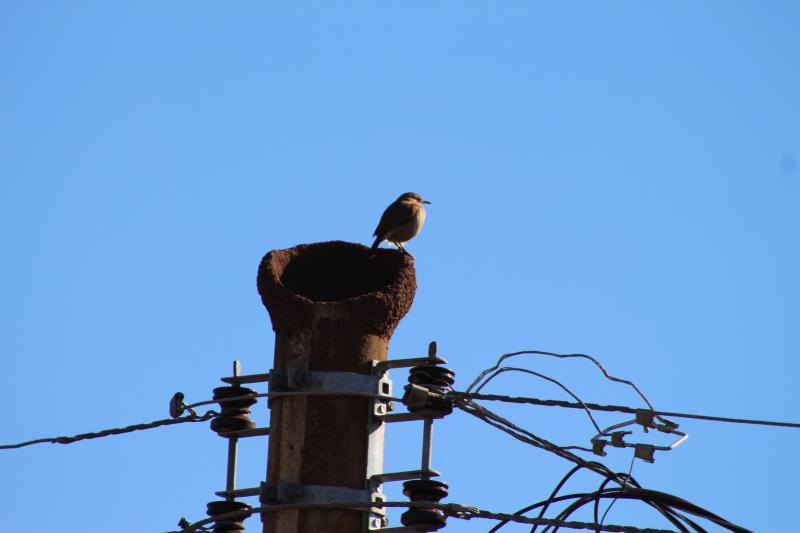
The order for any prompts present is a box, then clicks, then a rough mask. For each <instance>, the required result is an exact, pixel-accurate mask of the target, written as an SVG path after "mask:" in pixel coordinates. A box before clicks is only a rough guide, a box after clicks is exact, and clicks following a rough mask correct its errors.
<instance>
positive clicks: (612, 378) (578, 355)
mask: <svg viewBox="0 0 800 533" xmlns="http://www.w3.org/2000/svg"><path fill="white" fill-rule="evenodd" d="M518 355H545V356H548V357H556V358H558V359H572V358H579V359H586V360H587V361H591V362H592V363H593V364H594V365H595V366H596V367H597V368H598V369H599V370H600V372H602V373H603V375H604V376H605V377H606V379H608V380H610V381H614V382H616V383H623V384H625V385H628V386H629V387H631V388H633V390H635V391H636V393H637V394H638V395H639V397H640V398H641V399H642V400H643V401H644V403H646V404H647V406H648V407H649V408H650V410H651V411H655V408H654V407H653V404H651V403H650V400H648V399H647V397H646V396H645V395H644V393H643V392H642V391H641V390H639V387H637V386H636V384H635V383H634V382H632V381H629V380H627V379H622V378H618V377H616V376H612V375H611V374H609V373H608V371H606V369H605V367H604V366H603V365H602V364H601V363H600V361H598V360H597V359H595V358H594V357H592V356H591V355H587V354H583V353H570V354H560V353H555V352H545V351H541V350H520V351H518V352H511V353H507V354H503V355H501V356H500V358H499V359H498V360H497V362H496V363H495V365H494V366H493V367H491V368H487V369H486V370H484V371H483V372H481V373H480V374H479V375H478V377H477V378H475V381H473V382H472V384H471V385H470V386H469V387H467V390H466V392H472V389H473V388H474V387H475V386H476V385H477V384H478V382H480V381H481V380H482V379H483V378H484V377H485V376H486V375H487V374H489V373H490V372H493V371H495V370H497V369H498V368H499V367H500V364H501V363H502V362H503V361H505V360H506V359H508V358H510V357H516V356H518ZM663 422H665V423H668V421H666V420H664V421H663Z"/></svg>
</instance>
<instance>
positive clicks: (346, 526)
mask: <svg viewBox="0 0 800 533" xmlns="http://www.w3.org/2000/svg"><path fill="white" fill-rule="evenodd" d="M258 291H259V294H260V295H261V299H262V302H263V303H264V306H265V307H266V308H267V311H268V312H269V316H270V318H271V321H272V327H273V329H274V330H275V358H274V364H273V370H272V371H271V373H270V392H271V393H276V394H274V396H273V397H271V398H270V401H269V403H270V409H271V419H270V431H269V435H270V438H269V452H268V460H267V483H266V485H265V487H266V489H267V490H266V491H265V492H266V493H267V496H266V497H265V496H264V493H262V504H269V503H270V500H273V501H275V502H286V501H295V502H298V503H302V502H314V501H320V500H321V499H325V500H327V501H331V500H337V499H339V500H341V501H353V498H362V497H364V495H368V494H369V492H370V491H372V490H373V487H371V484H370V478H371V476H373V475H375V474H380V473H382V468H383V422H382V421H381V420H380V419H379V418H378V417H375V416H373V413H372V410H374V409H375V408H376V401H375V399H374V398H370V397H368V396H369V395H370V394H373V396H374V395H375V394H377V393H378V392H381V393H383V394H386V395H387V396H388V392H389V391H388V390H386V389H388V382H387V381H380V377H379V376H378V375H376V373H375V368H376V366H375V362H380V361H385V360H386V359H387V354H388V346H389V339H390V338H391V336H392V333H393V332H394V330H395V328H396V327H397V325H398V323H399V322H400V320H401V319H402V318H403V316H405V314H406V313H407V312H408V310H409V308H410V307H411V304H412V302H413V299H414V293H415V291H416V275H415V271H414V261H413V258H412V257H411V256H410V255H408V254H405V253H402V252H398V251H394V250H378V251H377V252H376V253H375V254H373V253H372V252H371V251H370V249H369V248H367V247H365V246H362V245H358V244H353V243H346V242H341V241H333V242H324V243H316V244H307V245H299V246H295V247H294V248H289V249H286V250H273V251H271V252H269V253H268V254H267V255H266V256H265V257H264V259H263V260H262V262H261V265H260V267H259V270H258ZM337 389H338V390H341V391H344V393H343V394H335V393H332V392H331V391H332V390H337ZM281 391H284V394H285V395H282V394H281ZM291 391H301V392H295V393H292V392H291ZM309 391H312V392H309ZM314 391H316V392H314ZM359 391H361V393H362V396H361V397H359V396H358V394H359ZM370 391H372V393H370ZM265 499H266V500H267V501H264V500H265ZM366 501H370V500H369V499H367V500H366ZM262 521H263V523H264V529H263V531H264V533H307V532H312V531H313V532H315V533H361V532H362V531H364V529H365V523H366V522H365V512H364V511H354V510H343V509H303V510H282V511H279V512H267V513H263V514H262Z"/></svg>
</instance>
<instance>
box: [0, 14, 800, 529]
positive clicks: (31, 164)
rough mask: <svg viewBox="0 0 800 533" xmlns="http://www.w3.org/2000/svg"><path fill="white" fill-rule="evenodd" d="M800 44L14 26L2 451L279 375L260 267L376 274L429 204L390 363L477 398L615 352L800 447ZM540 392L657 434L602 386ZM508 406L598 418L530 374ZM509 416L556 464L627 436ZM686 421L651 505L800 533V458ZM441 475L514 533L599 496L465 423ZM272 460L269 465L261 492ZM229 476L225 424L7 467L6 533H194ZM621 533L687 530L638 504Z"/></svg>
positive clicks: (754, 33)
mask: <svg viewBox="0 0 800 533" xmlns="http://www.w3.org/2000/svg"><path fill="white" fill-rule="evenodd" d="M799 28H800V7H798V4H797V3H796V2H792V1H788V0H787V1H745V0H742V1H738V2H729V1H703V2H697V1H676V2H632V1H627V2H622V1H620V2H586V1H564V2H528V1H510V0H509V1H503V2H486V1H467V0H460V1H446V0H442V1H437V2H396V1H380V2H379V1H369V2H367V1H352V2H340V1H330V0H328V1H318V2H309V1H294V2H282V3H277V2H253V1H238V2H212V1H208V0H192V1H185V0H174V1H170V2H163V1H159V2H155V1H139V2H122V1H117V2H106V1H94V2H90V1H84V0H73V1H70V2H23V1H13V0H8V1H5V2H2V3H0V243H1V244H2V255H0V257H2V261H0V294H1V295H2V298H0V354H2V361H3V364H2V372H0V386H2V388H3V391H4V397H5V409H4V411H3V424H2V430H1V431H0V436H1V438H0V441H2V443H10V442H16V441H21V440H27V439H33V438H37V437H45V436H58V435H72V434H75V433H82V432H87V431H94V430H99V429H104V428H109V427H116V426H124V425H128V424H133V423H138V422H145V421H150V420H153V419H158V418H163V417H165V416H166V414H167V402H168V400H169V398H170V396H171V395H172V394H173V393H174V392H175V391H178V390H180V391H183V392H184V393H186V395H187V398H188V399H189V400H191V401H200V400H206V399H208V398H210V394H211V389H212V388H213V387H215V386H218V385H219V384H220V383H219V381H218V380H217V379H218V377H220V376H223V375H227V374H228V373H229V372H230V364H231V361H232V360H233V359H237V358H238V359H240V360H241V361H242V364H243V367H244V370H245V372H265V371H267V370H268V369H269V368H270V367H271V363H272V351H273V342H274V336H273V333H272V331H271V327H270V324H269V321H268V317H267V315H266V312H265V311H264V309H263V307H262V306H261V303H260V300H259V298H258V295H257V292H256V288H255V275H256V269H257V266H258V263H259V261H260V259H261V257H262V255H263V254H264V253H266V252H267V251H269V250H271V249H275V248H285V247H289V246H292V245H294V244H298V243H304V242H315V241H324V240H331V239H342V240H349V241H355V242H362V243H365V244H368V243H369V242H370V240H371V238H370V235H371V234H372V230H373V229H374V227H375V224H376V223H377V220H378V218H379V216H380V214H381V212H382V210H383V208H384V207H385V206H386V205H387V204H388V203H389V202H390V201H392V200H393V199H394V198H395V197H396V196H397V195H398V194H400V193H402V192H405V191H408V190H413V191H418V192H420V193H421V194H423V196H425V197H426V198H428V199H429V200H431V201H432V202H433V205H432V206H431V207H430V208H429V210H428V221H427V224H426V226H425V229H424V231H423V233H422V234H421V235H420V236H419V237H418V238H417V239H415V240H414V241H412V242H411V243H410V244H409V246H408V248H409V250H410V251H411V253H412V254H413V255H414V257H415V258H416V265H417V275H418V282H419V288H418V292H417V297H416V301H415V303H414V306H413V308H412V310H411V312H410V313H409V315H408V316H407V317H406V319H405V320H404V321H403V322H402V324H401V325H400V327H399V328H398V330H397V332H396V333H395V335H394V338H393V339H392V343H391V350H390V351H391V355H392V356H393V357H409V356H414V355H420V354H422V353H424V351H425V347H426V346H427V343H428V342H429V341H430V340H437V341H438V342H439V347H440V354H441V355H442V356H444V357H445V358H447V359H449V360H450V363H451V365H450V366H451V367H452V368H453V369H454V370H455V371H456V373H457V383H456V386H457V388H461V389H463V388H465V387H466V386H467V384H468V383H469V382H470V381H471V380H472V378H473V377H474V376H475V375H476V374H477V373H478V372H479V371H480V370H481V369H483V368H485V367H488V366H490V365H491V364H492V363H493V362H494V360H495V359H496V358H497V356H499V355H500V354H501V353H503V352H507V351H513V350H519V349H524V348H538V349H543V350H549V351H556V352H585V353H590V354H593V355H595V356H597V357H598V358H600V360H601V361H603V362H604V364H605V365H606V367H607V368H608V369H609V371H610V372H611V373H613V374H615V375H619V376H622V377H626V378H629V379H632V380H634V381H636V382H637V384H639V386H640V387H641V388H642V389H643V390H644V391H645V392H646V393H647V394H648V395H649V397H650V398H651V400H652V401H653V403H654V404H655V406H656V407H657V408H659V409H662V410H673V411H686V412H695V413H704V414H717V415H728V416H740V417H751V418H766V419H776V420H795V421H796V420H798V419H800V415H798V411H797V396H796V390H797V376H798V371H799V370H800V368H799V365H800V364H799V363H798V348H800V343H799V342H798V338H797V330H798V316H800V303H799V302H800V283H799V282H798V271H799V270H800V268H799V267H800V251H798V227H799V223H800V210H798V197H799V196H800V185H798V180H800V168H798V159H800V105H798V104H799V103H800V96H798V95H800V68H798V53H800V29H799ZM520 364H525V365H528V368H531V369H534V370H538V371H540V372H545V373H548V374H549V375H553V376H554V377H558V378H559V379H562V380H564V381H565V383H566V384H567V385H569V386H570V387H572V388H573V389H574V391H575V392H576V393H578V394H579V395H580V396H581V397H582V398H583V399H584V400H586V401H592V402H597V403H610V404H626V405H632V406H640V405H641V404H640V403H639V402H638V401H637V399H636V397H635V396H634V395H633V394H632V393H631V392H630V391H629V390H627V389H626V388H624V387H622V386H616V385H615V386H612V385H610V384H608V383H606V382H604V381H603V380H602V379H601V378H600V377H599V374H598V373H597V372H595V371H594V370H593V369H592V368H590V367H589V366H588V365H585V364H583V363H581V362H578V361H567V362H560V363H559V362H552V361H543V360H539V359H535V358H530V359H528V360H525V361H521V362H520ZM404 379H405V376H404V374H403V373H402V372H395V373H394V380H395V383H396V386H397V387H399V386H402V384H403V381H404ZM487 391H488V392H497V393H507V394H512V395H527V396H536V397H541V398H557V399H566V397H565V395H564V394H563V393H562V392H561V391H560V390H558V389H557V388H556V387H554V386H553V385H551V384H549V383H547V382H545V381H542V380H537V379H536V378H534V377H531V376H527V377H526V378H524V379H523V378H512V377H507V378H500V379H498V381H497V382H496V384H494V385H492V386H491V387H489V388H488V389H487ZM496 407H497V409H498V411H500V412H502V413H504V414H505V415H507V416H508V417H510V418H512V419H513V420H515V421H517V422H519V423H521V424H524V425H525V426H526V427H527V428H529V429H531V430H532V431H534V432H536V433H537V434H540V435H541V436H543V437H546V438H549V439H551V440H554V441H556V442H559V443H564V444H584V445H585V444H586V443H587V442H588V439H589V438H590V437H591V436H592V435H593V434H594V433H593V431H592V427H591V425H590V424H589V422H588V420H587V419H586V418H585V416H583V415H582V414H581V413H579V412H572V411H570V412H564V411H562V410H557V409H555V408H544V407H528V408H524V407H519V406H515V407H510V408H506V407H503V406H496ZM256 417H257V418H258V420H259V422H261V423H262V424H263V423H266V420H267V418H266V411H265V409H264V408H263V407H262V408H261V409H259V410H257V411H256ZM599 418H600V420H601V423H604V424H606V425H611V424H613V423H616V422H619V421H624V420H626V419H627V417H626V416H625V415H613V414H601V415H600V416H599ZM680 422H681V423H682V424H681V428H682V429H684V430H686V431H687V432H688V433H689V434H690V438H689V439H688V441H687V442H685V443H684V444H682V445H681V446H680V447H678V448H677V449H675V450H674V451H672V452H669V453H661V454H658V455H657V456H656V457H657V460H656V462H655V464H652V465H651V464H645V463H642V462H636V464H635V466H634V470H633V473H634V476H636V477H637V479H638V480H639V481H640V482H641V483H642V484H644V485H646V486H648V487H651V488H654V489H658V490H664V491H667V492H670V493H674V494H676V495H678V496H681V497H683V498H686V499H688V500H691V501H693V502H695V503H697V504H699V505H702V506H705V507H706V508H708V509H710V510H712V511H714V512H716V513H718V514H721V515H723V516H725V517H727V518H729V519H731V520H733V521H734V522H737V523H740V524H741V525H743V526H745V527H748V528H750V529H754V530H757V531H773V532H783V531H789V530H791V529H793V528H794V527H796V525H795V526H792V525H791V524H792V521H793V520H796V518H795V516H794V514H793V512H792V509H794V508H795V507H796V501H795V500H796V493H797V490H796V489H797V483H796V479H797V477H798V474H800V471H799V470H798V467H797V466H796V460H795V458H796V455H795V454H796V453H797V450H798V446H800V430H793V429H772V428H756V427H749V426H735V425H726V424H712V423H700V422H693V421H680ZM397 426H398V425H394V426H392V427H390V428H389V431H388V433H387V450H386V468H387V470H405V469H409V468H414V467H416V465H417V464H418V458H419V457H418V453H419V444H418V439H419V431H420V428H419V427H418V426H417V425H409V426H406V427H397ZM641 438H646V439H651V438H652V439H653V440H652V442H659V443H663V442H665V439H663V436H660V435H656V436H652V435H648V436H642V437H641ZM659 439H661V440H659ZM434 446H435V448H434V456H433V457H434V467H435V468H437V469H439V470H440V471H442V472H443V477H442V479H443V480H444V481H446V482H447V483H449V484H450V486H451V497H450V500H451V501H454V502H460V503H467V504H472V505H477V506H480V507H481V508H484V509H490V510H493V511H501V512H513V511H515V510H516V509H518V508H520V507H523V506H524V505H526V504H528V503H531V502H535V501H538V500H541V499H543V498H545V497H546V496H547V495H548V494H549V492H550V491H551V490H552V488H553V486H554V485H555V483H556V482H557V481H558V480H559V479H560V477H561V476H562V475H563V474H564V473H565V472H566V471H567V470H568V468H569V467H570V465H569V464H567V463H565V462H564V461H562V460H560V459H557V458H554V457H552V456H550V455H549V454H546V453H544V452H541V451H539V450H536V449H533V448H530V447H527V446H525V445H523V444H522V443H519V442H517V441H514V440H512V439H511V438H510V437H508V436H506V435H504V434H502V433H500V432H498V431H497V430H494V429H493V428H490V427H488V426H487V425H485V424H481V423H480V422H478V421H477V420H475V419H472V418H471V417H468V416H467V415H464V414H458V413H456V414H454V415H453V416H452V417H450V418H448V419H447V420H446V421H444V422H442V423H439V424H437V426H436V429H435V443H434ZM588 457H589V458H592V456H591V455H589V456H588ZM630 458H631V455H630V453H629V451H628V450H624V451H620V450H612V452H611V453H610V454H609V456H608V457H607V458H606V459H604V461H605V462H606V463H607V464H608V465H609V466H611V467H612V468H614V469H616V470H623V471H624V470H627V468H628V465H629V464H630ZM265 459H266V441H265V440H263V439H259V440H258V442H255V441H252V442H246V443H244V444H243V445H242V452H241V468H240V473H239V477H240V485H241V486H252V485H255V484H257V483H258V481H259V480H260V479H262V478H263V475H264V469H265ZM224 468H225V442H224V440H223V439H221V438H219V437H217V436H216V435H215V434H213V433H212V432H211V431H210V430H208V429H207V427H205V425H203V424H185V425H182V426H176V427H171V428H159V429H154V430H150V431H146V432H140V433H136V434H129V435H126V436H118V437H109V438H104V439H99V440H95V441H87V442H81V443H76V444H71V445H68V446H65V445H56V444H42V445H38V446H33V447H28V448H24V449H19V450H11V451H3V452H1V453H0V472H2V475H0V508H1V509H2V524H3V525H2V528H3V529H4V530H7V531H15V532H18V533H45V532H53V531H59V532H73V531H74V532H78V531H80V532H82V533H90V532H98V533H99V532H109V531H113V532H120V533H127V532H131V533H133V532H136V533H140V532H144V531H146V532H161V531H167V530H170V529H175V528H176V523H177V521H178V519H179V518H180V517H181V516H186V517H187V518H189V519H192V520H196V519H200V518H203V516H204V515H203V513H204V511H205V504H206V502H208V501H210V500H213V499H215V498H214V496H213V492H214V491H216V490H222V489H223V488H224V481H225V479H224ZM599 481H600V480H599V479H598V477H597V476H592V475H589V474H585V475H583V476H582V477H578V478H577V479H576V480H575V481H574V482H573V483H572V484H571V485H570V486H569V487H568V490H569V491H586V490H592V489H594V488H596V486H597V484H598V483H599ZM386 491H387V493H388V494H389V496H390V497H392V498H402V496H400V494H399V490H398V487H396V486H388V487H387V488H386ZM392 518H393V525H398V521H397V519H396V518H397V513H393V514H392ZM575 518H578V519H587V518H588V516H587V515H581V516H577V515H576V517H575ZM607 522H609V523H616V524H630V525H638V526H650V527H666V526H668V524H667V523H666V522H664V521H663V519H662V518H661V517H660V516H658V515H656V514H655V513H653V512H652V511H650V510H648V509H646V508H645V507H644V506H643V505H641V504H636V503H627V502H624V503H623V502H620V503H618V504H617V505H615V507H614V509H613V510H612V511H611V512H610V513H609V516H608V518H607ZM249 524H250V526H249V528H248V531H251V530H252V531H260V526H259V523H258V519H257V518H252V519H250V521H249ZM488 528H489V523H488V522H483V521H481V522H476V521H472V522H457V521H455V520H451V525H449V526H448V528H447V531H448V532H453V533H458V532H477V531H486V530H487V529H488ZM711 529H712V530H713V528H711ZM525 530H526V529H525V528H522V527H517V528H512V527H509V528H508V531H525Z"/></svg>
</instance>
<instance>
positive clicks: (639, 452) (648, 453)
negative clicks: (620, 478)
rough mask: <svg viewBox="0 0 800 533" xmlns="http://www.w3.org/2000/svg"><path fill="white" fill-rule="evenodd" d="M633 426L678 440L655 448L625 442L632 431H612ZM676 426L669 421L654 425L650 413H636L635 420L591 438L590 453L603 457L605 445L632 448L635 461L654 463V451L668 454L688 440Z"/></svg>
mask: <svg viewBox="0 0 800 533" xmlns="http://www.w3.org/2000/svg"><path fill="white" fill-rule="evenodd" d="M633 424H640V425H642V427H643V428H644V430H645V432H646V431H647V429H648V428H650V429H656V430H658V431H660V432H662V433H669V434H672V435H677V436H678V440H676V441H675V442H673V443H672V444H670V445H668V446H656V445H653V444H644V443H632V442H625V440H624V439H625V436H626V435H630V434H631V433H633V432H632V431H612V430H615V429H619V428H623V427H626V426H631V425H633ZM677 427H678V424H674V423H672V422H670V421H669V420H667V421H666V423H664V424H656V423H655V421H654V418H653V416H652V412H650V411H644V410H642V411H638V412H637V413H636V418H635V419H633V420H629V421H627V422H621V423H619V424H614V425H613V426H610V427H608V428H606V429H604V430H603V431H601V432H600V433H598V434H597V435H595V436H594V437H592V451H593V452H594V453H595V455H600V456H603V457H604V456H605V455H607V454H606V451H605V447H606V445H611V446H614V447H616V448H633V449H634V451H633V455H634V457H636V458H637V459H641V460H643V461H647V462H648V463H653V462H655V458H654V453H655V451H656V450H659V451H665V452H668V451H670V450H672V449H674V448H675V447H676V446H678V445H679V444H680V443H682V442H683V441H685V440H686V439H688V438H689V435H687V434H686V433H684V432H682V431H678V430H677ZM601 437H611V440H606V439H603V438H601Z"/></svg>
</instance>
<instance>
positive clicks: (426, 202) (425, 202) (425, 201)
mask: <svg viewBox="0 0 800 533" xmlns="http://www.w3.org/2000/svg"><path fill="white" fill-rule="evenodd" d="M422 203H423V204H428V205H430V202H429V201H428V200H422Z"/></svg>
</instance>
